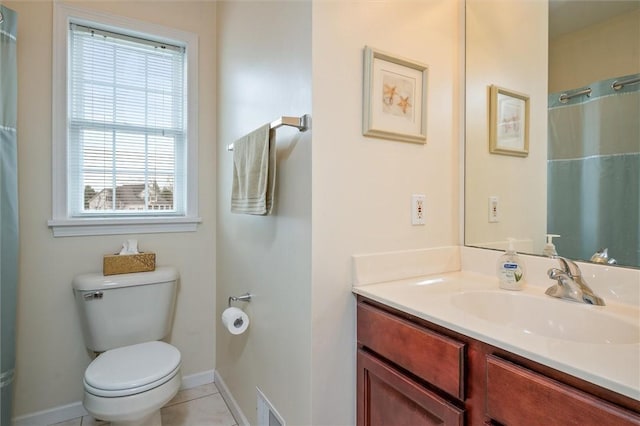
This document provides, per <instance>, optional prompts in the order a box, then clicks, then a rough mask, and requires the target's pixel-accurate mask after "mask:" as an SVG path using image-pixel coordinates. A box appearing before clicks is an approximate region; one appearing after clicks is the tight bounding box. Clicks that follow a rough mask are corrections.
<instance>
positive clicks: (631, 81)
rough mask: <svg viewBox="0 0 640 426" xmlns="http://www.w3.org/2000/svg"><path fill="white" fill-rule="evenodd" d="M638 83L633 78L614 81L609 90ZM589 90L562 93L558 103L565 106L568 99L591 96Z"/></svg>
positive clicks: (639, 79) (636, 79) (638, 79)
mask: <svg viewBox="0 0 640 426" xmlns="http://www.w3.org/2000/svg"><path fill="white" fill-rule="evenodd" d="M638 83H640V77H633V78H630V79H628V80H622V81H618V80H616V81H614V82H613V83H612V84H611V88H612V89H613V90H615V91H618V90H621V89H622V88H623V87H624V86H628V85H630V84H638ZM591 91H592V90H591V88H590V87H587V88H586V89H582V90H578V91H577V92H574V93H570V94H569V93H563V94H562V95H560V98H559V101H560V102H561V103H563V104H566V103H567V102H568V101H569V99H572V98H575V97H577V96H584V95H586V96H591Z"/></svg>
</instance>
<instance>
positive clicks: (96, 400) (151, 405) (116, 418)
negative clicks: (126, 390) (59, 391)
mask: <svg viewBox="0 0 640 426" xmlns="http://www.w3.org/2000/svg"><path fill="white" fill-rule="evenodd" d="M181 383H182V378H181V375H180V372H179V371H178V372H177V373H176V374H175V376H173V377H172V378H171V379H170V380H169V381H168V382H166V383H164V384H162V385H160V386H158V387H157V388H154V389H151V390H149V391H146V392H142V393H139V394H135V395H130V396H125V397H117V398H105V397H100V396H96V395H92V394H90V393H88V392H85V394H84V400H83V405H84V408H85V409H86V410H87V412H88V413H89V414H91V415H92V416H93V417H94V418H96V419H100V420H104V421H107V422H110V423H111V425H112V426H160V425H162V420H161V416H160V409H161V408H162V407H163V406H164V405H165V404H166V403H167V402H169V401H170V400H171V398H173V397H174V396H175V395H176V394H177V393H178V390H179V389H180V385H181Z"/></svg>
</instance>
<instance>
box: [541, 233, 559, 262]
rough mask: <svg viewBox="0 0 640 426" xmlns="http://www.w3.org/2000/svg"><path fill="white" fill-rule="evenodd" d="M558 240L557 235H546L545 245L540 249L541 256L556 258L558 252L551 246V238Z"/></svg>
mask: <svg viewBox="0 0 640 426" xmlns="http://www.w3.org/2000/svg"><path fill="white" fill-rule="evenodd" d="M554 237H556V238H560V235H558V234H547V244H545V245H544V249H542V255H543V256H547V257H557V256H558V252H557V251H556V246H555V245H554V244H553V238H554Z"/></svg>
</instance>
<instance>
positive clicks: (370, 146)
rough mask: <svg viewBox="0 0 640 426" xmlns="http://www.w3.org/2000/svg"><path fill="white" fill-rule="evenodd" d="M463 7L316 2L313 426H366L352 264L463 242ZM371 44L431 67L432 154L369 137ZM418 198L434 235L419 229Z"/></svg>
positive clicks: (431, 0) (433, 1)
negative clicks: (358, 406) (366, 91)
mask: <svg viewBox="0 0 640 426" xmlns="http://www.w3.org/2000/svg"><path fill="white" fill-rule="evenodd" d="M460 7H462V6H461V5H460V3H459V2H457V1H451V0H424V1H418V2H413V1H412V2H398V1H383V2H380V1H373V0H372V1H318V2H314V3H313V26H312V28H313V114H314V130H313V167H312V169H313V188H312V189H313V190H312V197H313V201H312V205H313V207H312V211H313V213H312V216H313V223H312V230H313V231H312V240H313V277H312V281H313V284H312V319H311V321H312V324H311V325H312V336H313V341H312V348H311V354H312V355H311V356H312V388H311V397H312V419H311V420H312V421H311V424H313V425H354V424H355V375H356V370H355V339H356V335H355V310H354V307H355V299H354V297H353V295H352V294H351V283H352V280H353V276H352V274H351V255H353V254H362V253H373V252H382V251H390V250H402V249H415V248H425V247H437V246H448V245H455V244H457V243H458V238H459V235H458V227H459V221H458V214H459V203H458V194H459V189H458V188H459V173H458V170H459V168H458V167H459V146H458V138H459V134H458V126H459V114H458V108H459V102H458V99H459V98H458V96H459V93H460V92H459V90H460V86H459V84H458V83H459V78H460V74H459V68H458V67H459V66H460V63H459V61H458V59H459V56H458V55H459V53H460V50H459V49H460V44H459V43H460V42H461V40H460V34H459V29H460V23H459V19H460V16H459V12H461V10H460ZM365 45H369V46H372V47H374V48H377V49H380V50H383V51H386V52H391V53H393V54H396V55H399V56H402V57H406V58H410V59H413V60H416V61H419V62H422V63H425V64H427V65H428V66H429V83H428V95H427V98H428V106H427V110H428V113H427V114H428V118H427V144H426V145H419V144H412V143H403V142H396V141H391V140H383V139H375V138H368V137H363V136H362V75H363V47H364V46H365ZM415 193H422V194H425V195H426V225H424V226H412V225H411V220H410V218H411V215H410V199H411V194H415Z"/></svg>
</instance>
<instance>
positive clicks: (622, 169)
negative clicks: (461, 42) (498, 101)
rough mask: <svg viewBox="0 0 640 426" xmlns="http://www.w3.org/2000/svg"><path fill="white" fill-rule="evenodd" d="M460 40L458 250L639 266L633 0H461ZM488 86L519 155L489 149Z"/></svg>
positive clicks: (639, 73)
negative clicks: (517, 110)
mask: <svg viewBox="0 0 640 426" xmlns="http://www.w3.org/2000/svg"><path fill="white" fill-rule="evenodd" d="M466 35H467V44H466V55H467V56H466V67H467V70H466V123H465V124H466V146H465V154H466V155H465V162H466V163H465V244H467V245H471V246H478V247H484V248H497V249H504V248H506V241H507V238H509V237H513V238H515V240H516V249H517V250H518V251H520V252H523V253H530V254H545V253H546V254H552V253H553V251H554V250H555V251H556V252H557V253H558V254H559V255H561V256H565V257H569V258H572V259H580V260H592V261H595V262H599V263H610V264H615V263H617V264H619V265H626V266H636V267H638V266H640V219H639V217H640V216H639V213H640V174H639V170H640V119H639V117H640V1H637V0H634V1H592V0H590V1H576V0H551V1H550V2H548V3H547V2H543V1H537V2H513V1H496V0H492V1H491V0H467V5H466ZM492 85H493V86H499V87H504V88H506V89H508V90H511V91H514V92H518V93H522V94H524V95H526V96H528V97H529V99H530V112H529V115H528V117H511V118H510V120H511V121H510V122H508V123H507V122H505V123H503V124H504V125H505V126H507V127H508V126H510V127H509V128H510V129H511V130H510V131H512V132H513V129H514V128H515V129H518V128H519V127H518V126H520V128H525V127H526V125H528V127H529V141H530V144H529V150H528V151H529V152H528V154H527V155H526V156H513V155H500V154H496V153H490V152H489V142H488V138H489V131H488V128H489V126H490V124H491V123H492V120H495V119H496V117H492V116H490V115H491V114H490V113H489V111H490V110H491V109H490V105H489V100H490V97H489V92H490V89H489V88H490V87H491V86H492ZM498 109H499V107H498ZM492 111H495V108H494V109H493V110H492ZM498 116H499V119H500V120H503V116H505V114H498ZM523 120H528V121H527V122H526V123H525V122H524V121H523ZM500 125H501V123H497V126H498V128H500ZM514 126H515V127H514ZM548 234H552V235H559V237H555V238H553V245H554V246H551V245H549V244H548V241H549V240H551V237H547V235H548Z"/></svg>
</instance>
